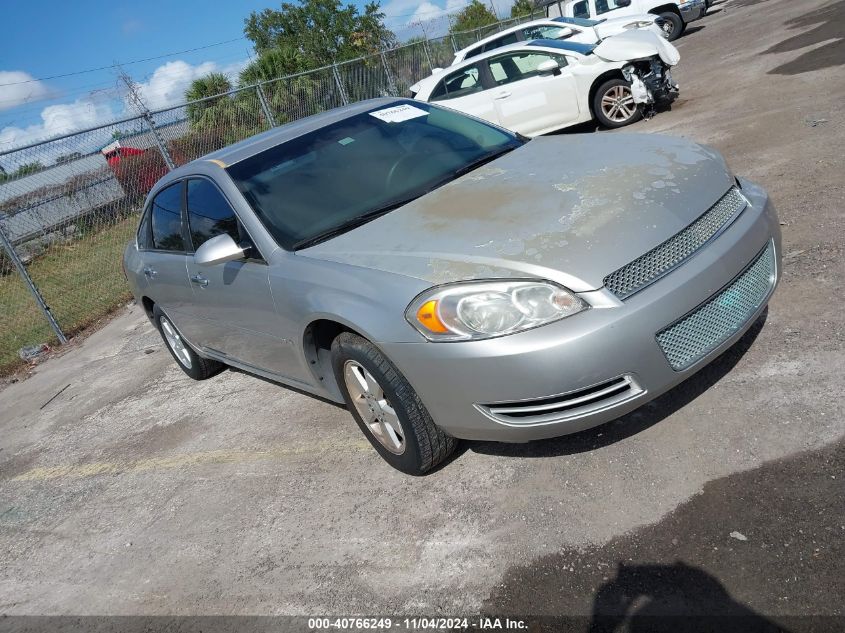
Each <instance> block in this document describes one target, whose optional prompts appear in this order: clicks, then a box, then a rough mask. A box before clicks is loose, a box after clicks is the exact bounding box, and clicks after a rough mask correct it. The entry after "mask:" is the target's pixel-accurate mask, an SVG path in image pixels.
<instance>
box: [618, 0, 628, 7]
mask: <svg viewBox="0 0 845 633" xmlns="http://www.w3.org/2000/svg"><path fill="white" fill-rule="evenodd" d="M630 6H631V0H616V7H617V8H621V7H630Z"/></svg>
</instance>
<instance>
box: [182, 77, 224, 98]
mask: <svg viewBox="0 0 845 633" xmlns="http://www.w3.org/2000/svg"><path fill="white" fill-rule="evenodd" d="M231 89H232V82H231V81H229V78H228V77H227V76H226V75H224V74H223V73H208V74H207V75H203V76H202V77H200V78H198V79H194V80H193V81H192V82H191V85H190V86H189V87H188V89H187V90H186V91H185V99H187V100H188V101H196V100H197V99H204V98H205V97H213V96H214V95H219V94H223V93H224V92H229V91H230V90H231Z"/></svg>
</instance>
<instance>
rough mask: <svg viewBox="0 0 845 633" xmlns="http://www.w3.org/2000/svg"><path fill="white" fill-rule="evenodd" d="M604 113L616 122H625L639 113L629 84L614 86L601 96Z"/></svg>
mask: <svg viewBox="0 0 845 633" xmlns="http://www.w3.org/2000/svg"><path fill="white" fill-rule="evenodd" d="M601 109H602V112H603V113H604V115H605V116H606V117H607V118H608V119H609V120H611V121H613V122H614V123H624V122H625V121H627V120H629V119H631V118H633V117H634V115H635V114H636V113H637V104H636V103H635V102H634V96H633V95H632V94H631V89H630V88H628V87H627V86H613V87H612V88H611V89H610V90H608V91H607V92H605V93H604V95H603V96H602V98H601Z"/></svg>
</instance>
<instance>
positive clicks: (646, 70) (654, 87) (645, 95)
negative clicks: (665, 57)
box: [622, 58, 680, 114]
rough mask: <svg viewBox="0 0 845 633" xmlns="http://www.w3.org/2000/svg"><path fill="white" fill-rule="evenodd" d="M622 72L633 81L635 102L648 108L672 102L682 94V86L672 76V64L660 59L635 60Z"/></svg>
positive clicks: (627, 79) (628, 79) (632, 91)
mask: <svg viewBox="0 0 845 633" xmlns="http://www.w3.org/2000/svg"><path fill="white" fill-rule="evenodd" d="M622 74H623V75H624V77H625V80H626V81H629V82H631V95H632V96H633V98H634V102H636V103H637V104H641V105H644V106H646V108H648V107H651V108H654V107H655V106H657V105H667V104H669V103H672V102H673V101H674V100H675V99H677V98H678V95H679V94H680V86H678V84H677V83H675V80H674V79H673V78H672V70H671V68H670V66H669V65H668V64H665V63H664V62H663V61H662V60H660V59H657V58H651V59H648V60H641V61H638V62H634V63H633V64H629V65H628V66H625V67H624V68H623V69H622ZM646 114H647V113H646Z"/></svg>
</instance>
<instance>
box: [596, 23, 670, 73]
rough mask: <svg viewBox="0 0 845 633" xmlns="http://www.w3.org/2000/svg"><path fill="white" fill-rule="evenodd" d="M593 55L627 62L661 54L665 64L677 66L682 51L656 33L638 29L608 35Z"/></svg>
mask: <svg viewBox="0 0 845 633" xmlns="http://www.w3.org/2000/svg"><path fill="white" fill-rule="evenodd" d="M593 55H597V56H598V57H601V58H602V59H606V60H608V61H611V62H625V61H633V60H636V59H646V58H648V57H654V56H655V55H658V56H660V59H662V60H663V62H664V63H665V64H668V65H669V66H675V65H677V64H678V62H679V61H681V53H680V52H678V49H677V48H675V45H674V44H672V43H671V42H669V41H668V40H666V39H665V38H663V37H661V36H660V35H657V34H656V33H654V32H652V31H649V30H646V29H637V30H630V31H626V32H625V33H620V34H619V35H614V36H613V37H608V38H607V39H606V40H602V42H601V43H600V44H599V45H598V46H596V47H595V48H594V49H593Z"/></svg>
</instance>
